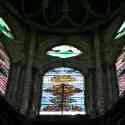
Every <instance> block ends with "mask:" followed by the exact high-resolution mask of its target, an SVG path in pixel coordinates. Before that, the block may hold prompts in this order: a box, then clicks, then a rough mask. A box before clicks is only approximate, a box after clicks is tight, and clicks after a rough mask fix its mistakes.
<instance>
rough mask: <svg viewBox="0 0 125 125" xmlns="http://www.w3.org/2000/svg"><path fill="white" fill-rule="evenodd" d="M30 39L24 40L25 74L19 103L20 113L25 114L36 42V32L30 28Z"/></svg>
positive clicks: (27, 105)
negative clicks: (25, 52)
mask: <svg viewBox="0 0 125 125" xmlns="http://www.w3.org/2000/svg"><path fill="white" fill-rule="evenodd" d="M30 33H31V34H30V36H28V37H29V38H30V39H29V40H28V41H27V40H26V41H25V42H27V43H29V44H28V45H29V46H28V47H29V48H28V50H27V54H26V56H25V58H26V61H25V62H26V64H25V76H24V88H23V93H22V104H21V109H20V111H21V113H23V114H26V113H27V112H28V107H29V100H30V95H31V88H32V66H33V59H34V51H35V44H36V33H35V31H34V30H31V29H30ZM28 35H29V34H28Z"/></svg>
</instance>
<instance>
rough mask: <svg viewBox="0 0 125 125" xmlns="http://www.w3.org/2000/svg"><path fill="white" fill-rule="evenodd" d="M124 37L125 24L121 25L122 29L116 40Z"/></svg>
mask: <svg viewBox="0 0 125 125" xmlns="http://www.w3.org/2000/svg"><path fill="white" fill-rule="evenodd" d="M123 35H125V22H123V24H122V25H121V27H120V29H119V30H118V32H117V35H116V37H115V39H119V38H120V37H122V36H123Z"/></svg>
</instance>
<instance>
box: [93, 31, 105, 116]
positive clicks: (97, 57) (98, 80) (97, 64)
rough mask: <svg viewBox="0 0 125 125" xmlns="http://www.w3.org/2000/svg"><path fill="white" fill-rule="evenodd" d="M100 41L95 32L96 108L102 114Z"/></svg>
mask: <svg viewBox="0 0 125 125" xmlns="http://www.w3.org/2000/svg"><path fill="white" fill-rule="evenodd" d="M100 46H101V41H100V37H99V33H98V32H96V33H95V38H94V50H95V67H96V79H95V82H96V86H97V90H95V91H96V94H97V110H98V113H99V114H103V112H104V90H103V77H104V74H103V69H102V62H101V50H100Z"/></svg>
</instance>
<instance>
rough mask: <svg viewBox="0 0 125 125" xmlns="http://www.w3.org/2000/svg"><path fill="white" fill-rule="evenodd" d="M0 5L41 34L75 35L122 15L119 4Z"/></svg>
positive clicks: (115, 0) (9, 0)
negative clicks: (40, 31) (40, 30)
mask: <svg viewBox="0 0 125 125" xmlns="http://www.w3.org/2000/svg"><path fill="white" fill-rule="evenodd" d="M0 3H1V5H3V6H4V7H6V9H7V10H8V11H9V12H11V13H12V14H13V15H14V16H16V17H18V18H19V19H20V20H21V21H23V22H24V23H26V24H30V25H31V26H32V27H35V28H38V29H42V30H43V31H44V32H51V33H52V32H53V33H54V32H56V33H57V32H58V33H78V32H84V31H90V30H95V28H97V27H105V24H108V23H109V22H111V20H112V19H113V18H115V17H116V16H118V15H119V14H120V13H122V10H123V8H124V6H125V1H123V0H54V1H53V0H37V1H36V0H32V1H30V2H28V1H26V0H18V1H17V0H1V1H0Z"/></svg>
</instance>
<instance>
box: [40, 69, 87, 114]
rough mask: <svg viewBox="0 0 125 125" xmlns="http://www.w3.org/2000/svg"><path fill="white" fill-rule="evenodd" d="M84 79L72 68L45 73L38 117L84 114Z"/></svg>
mask: <svg viewBox="0 0 125 125" xmlns="http://www.w3.org/2000/svg"><path fill="white" fill-rule="evenodd" d="M84 90H85V89H84V77H83V76H82V74H81V73H80V72H79V71H76V70H74V69H72V68H66V67H60V68H55V69H52V70H50V71H49V72H47V73H46V74H45V75H44V76H43V82H42V85H41V94H42V96H41V107H40V112H39V114H40V115H45V114H47V115H51V114H52V115H75V114H85V103H84V99H85V96H84Z"/></svg>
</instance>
